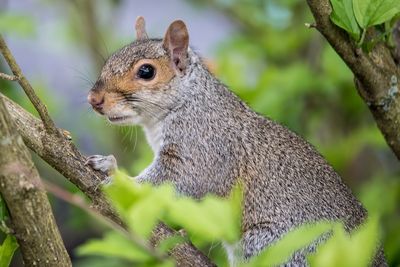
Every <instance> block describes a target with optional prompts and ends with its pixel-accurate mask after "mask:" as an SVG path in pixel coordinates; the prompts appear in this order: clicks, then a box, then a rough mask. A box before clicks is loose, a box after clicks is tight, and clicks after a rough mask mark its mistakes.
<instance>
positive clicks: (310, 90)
mask: <svg viewBox="0 0 400 267" xmlns="http://www.w3.org/2000/svg"><path fill="white" fill-rule="evenodd" d="M39 2H40V4H41V7H40V8H41V9H43V10H46V9H48V10H52V9H58V10H62V12H61V13H62V14H63V15H62V16H59V17H58V18H57V20H56V23H54V24H53V25H52V26H51V27H52V33H53V34H54V36H56V38H62V40H63V47H61V48H58V49H60V53H63V52H65V51H66V47H69V48H71V47H72V48H73V49H72V50H69V52H67V53H71V51H73V50H76V51H84V54H85V55H88V56H89V58H90V60H91V61H92V63H93V64H92V66H93V70H92V71H91V72H92V73H93V75H90V74H89V77H84V79H85V80H86V79H89V80H90V81H89V82H91V81H94V80H95V79H96V75H97V71H98V69H99V68H100V67H101V66H100V65H99V64H100V63H99V62H100V61H101V60H100V61H99V58H98V57H101V55H103V56H105V57H106V56H107V54H109V52H111V51H113V50H115V49H117V48H119V47H120V46H121V45H122V44H124V43H126V42H127V40H131V39H132V38H131V36H121V35H119V33H118V30H116V29H114V28H113V27H112V24H110V21H113V19H114V18H113V16H118V12H117V9H118V8H119V7H121V6H123V4H124V1H104V2H102V4H101V5H100V4H94V1H91V0H85V1H59V2H54V1H43V0H41V1H39ZM187 2H188V3H191V4H193V6H194V7H195V8H206V9H207V8H210V9H212V10H213V11H217V12H220V13H221V14H223V15H225V16H226V17H228V18H229V19H230V20H231V21H232V23H233V24H235V25H236V26H237V29H238V30H237V31H236V32H235V33H234V34H233V35H232V36H231V37H230V38H228V39H226V40H224V41H223V42H222V43H220V44H218V46H217V48H216V50H215V57H214V58H213V59H212V63H213V65H215V74H216V75H217V76H218V77H219V78H220V79H221V80H222V81H223V82H225V83H226V84H227V85H228V86H229V87H230V88H231V89H232V90H233V91H234V92H235V93H236V94H238V95H239V96H240V97H241V98H242V99H244V100H245V101H246V102H247V103H248V104H249V105H250V106H251V107H253V108H254V109H255V110H256V111H257V112H259V113H261V114H263V115H265V116H269V117H271V118H272V119H274V120H276V121H278V122H280V123H282V124H284V125H286V126H287V127H289V128H290V129H292V130H294V131H295V132H297V133H298V134H300V135H301V136H303V137H304V138H305V139H306V140H308V141H310V142H311V143H312V144H313V145H314V146H316V147H317V149H318V151H320V152H321V154H322V155H323V156H324V157H325V158H327V160H328V161H329V162H330V163H331V164H332V165H333V166H334V168H335V169H336V170H337V171H338V172H339V173H340V175H341V176H342V178H343V180H344V181H345V182H346V183H347V184H348V185H349V186H350V187H351V188H352V189H353V191H354V192H355V193H356V194H357V195H358V197H359V199H361V201H362V202H363V203H364V205H365V206H366V207H367V209H368V210H369V213H370V214H372V215H374V218H379V220H378V222H379V224H378V225H379V226H377V225H376V223H377V221H376V220H370V221H369V223H368V224H366V225H365V226H364V227H362V228H360V229H359V231H358V232H357V233H355V234H354V235H353V236H352V237H351V238H350V239H349V237H348V236H346V235H345V234H344V233H343V231H342V230H341V229H342V228H341V227H340V226H331V229H333V230H332V231H333V232H334V237H335V238H333V239H330V240H332V241H330V242H327V243H326V245H325V246H324V247H325V249H321V251H320V252H319V254H316V256H315V257H314V258H313V259H310V261H311V262H313V263H314V264H316V265H322V264H324V263H323V260H324V259H329V258H330V257H334V258H335V261H334V260H332V262H334V263H336V266H338V265H342V266H344V265H343V264H345V263H344V262H340V260H345V259H343V258H345V257H344V256H343V255H345V253H347V252H353V253H358V252H357V251H356V250H357V246H358V245H357V244H359V243H360V242H362V243H363V246H364V243H365V245H366V246H367V244H373V242H374V240H373V239H374V238H375V237H376V234H377V232H378V230H376V229H377V228H376V227H378V228H379V229H380V231H381V233H382V243H383V245H384V249H385V253H386V256H387V259H388V261H389V263H390V265H391V266H398V265H400V228H399V227H398V222H399V221H400V206H399V203H400V179H399V178H400V177H399V172H400V169H399V164H398V161H397V160H396V159H395V157H394V156H393V155H392V152H391V151H390V150H389V149H388V147H387V145H386V143H385V141H384V139H383V137H382V135H381V133H380V132H379V130H378V129H377V127H376V125H375V122H374V120H373V118H372V116H371V115H370V113H369V111H368V108H367V107H366V105H365V104H364V103H363V102H362V100H361V98H360V97H359V96H358V95H357V91H356V89H355V87H354V83H353V75H352V73H351V72H350V70H349V69H348V68H347V67H346V65H345V64H344V63H343V62H342V61H341V59H340V58H339V57H338V56H337V55H336V53H335V52H334V51H333V50H332V48H330V47H329V45H328V44H327V43H326V41H325V40H324V39H323V38H322V37H321V36H320V34H319V33H318V32H316V31H314V30H313V29H308V28H306V27H305V26H304V23H306V22H312V21H313V18H312V16H311V14H310V11H309V9H308V7H307V5H306V1H303V0H282V1H278V0H202V1H199V0H187ZM359 2H360V1H359ZM367 2H368V3H369V2H371V1H366V2H365V3H367ZM85 3H89V5H88V6H89V7H90V4H91V8H88V6H87V5H86V4H85ZM365 3H364V4H365ZM142 4H144V3H142ZM176 8H179V7H176ZM87 10H92V11H93V15H94V18H95V19H94V20H93V21H91V23H89V22H88V21H87V20H85V19H86V18H87V17H88V16H87V14H88V13H87ZM346 11H349V10H346ZM49 12H50V11H49ZM132 13H134V11H133V12H132ZM137 15H140V14H132V20H133V19H134V18H135V17H136V16H137ZM40 26H43V25H40ZM87 26H89V27H87ZM164 26H165V27H166V26H167V24H165V25H164ZM85 27H87V28H85ZM44 29H48V28H45V27H43V28H42V27H39V26H38V25H37V22H36V20H35V17H34V15H33V14H31V13H21V12H14V11H13V12H8V11H6V10H2V11H1V12H0V31H1V32H2V33H5V34H7V35H9V36H13V37H16V38H20V39H18V40H23V41H25V42H28V43H29V41H30V40H29V39H31V38H36V36H37V34H38V32H41V31H43V30H44ZM88 30H93V31H96V32H97V33H98V35H97V37H96V36H95V37H94V38H99V39H96V42H94V43H95V44H97V46H93V43H91V42H90V40H89V39H88V38H87V36H88ZM190 34H191V35H195V34H196V33H195V32H191V33H190ZM193 45H196V44H193ZM11 49H12V47H11ZM43 49H46V48H43ZM61 49H64V50H61ZM32 58H33V59H32V60H36V58H40V57H39V56H38V55H32ZM4 66H5V65H4V63H3V62H2V61H0V69H1V71H3V72H6V73H8V69H7V68H5V67H4ZM85 75H86V74H85ZM67 78H68V79H73V78H76V77H67ZM31 81H32V82H33V84H34V86H35V89H36V90H37V92H38V93H39V95H40V97H41V99H43V100H44V102H45V103H46V105H47V106H48V107H49V109H50V113H51V114H52V116H53V117H54V118H55V120H56V122H57V124H58V125H61V126H62V127H65V128H67V129H68V130H69V131H70V132H71V133H72V136H73V138H74V141H75V142H76V143H77V144H78V146H79V147H80V149H81V150H83V151H84V152H85V153H87V154H93V153H98V154H114V155H115V156H116V157H117V159H118V163H119V165H120V166H121V168H122V169H125V170H127V172H128V173H129V174H130V175H137V174H138V173H139V172H140V171H142V170H143V169H144V168H145V167H146V166H147V165H148V164H149V163H150V162H151V160H152V157H153V155H152V152H151V150H150V148H149V147H148V145H147V143H146V141H145V138H144V134H143V132H142V131H141V129H140V128H137V127H123V128H121V127H116V126H110V125H108V124H106V123H104V121H103V120H102V119H101V118H99V117H97V116H95V115H90V114H91V112H92V111H86V113H84V112H83V111H82V112H81V113H79V114H78V115H69V112H66V110H68V109H79V108H76V106H74V107H72V108H71V106H69V105H70V103H67V102H68V101H64V99H60V97H58V94H59V92H57V91H55V88H49V86H48V83H47V82H46V81H44V80H43V79H39V78H34V79H32V80H31ZM89 87H90V85H88V86H87V87H86V88H83V89H82V95H85V94H86V90H87V89H89ZM0 90H1V92H2V93H5V94H6V95H8V96H10V97H11V98H12V99H14V100H16V101H17V102H18V103H20V104H21V105H23V106H24V107H25V108H27V109H28V110H30V111H31V112H33V113H34V111H33V108H32V106H31V104H30V103H29V101H27V99H26V97H25V96H24V95H23V93H22V92H21V90H20V88H18V87H17V85H16V84H15V83H11V82H5V81H3V80H0ZM83 114H84V115H83ZM88 114H89V115H88ZM71 116H74V118H73V120H72V119H70V118H69V117H71ZM35 162H36V165H37V166H38V168H39V170H40V173H41V176H42V177H43V178H44V179H48V180H50V181H51V182H53V183H57V184H58V185H60V186H62V187H64V188H65V189H66V190H68V191H71V192H77V189H76V188H75V187H74V186H73V185H71V184H70V183H68V182H67V181H65V179H62V178H61V177H60V176H59V175H58V174H57V173H56V172H55V171H54V170H51V168H49V167H48V166H47V164H45V163H43V161H41V160H40V159H38V158H37V157H35ZM114 189H115V187H114ZM120 190H123V189H118V190H116V192H117V193H119V194H121V195H122V197H121V198H122V199H121V200H116V205H117V206H118V204H117V203H119V202H121V203H124V201H125V200H123V199H124V197H123V194H131V193H132V192H125V193H122V192H120ZM135 190H136V189H135ZM143 190H149V192H152V193H149V195H148V196H147V197H145V195H140V194H139V196H140V197H138V198H137V200H138V199H141V197H143V199H142V200H141V201H138V202H137V203H136V202H135V205H133V204H132V203H131V204H132V205H128V204H124V205H128V206H129V207H130V209H126V210H124V209H122V208H121V210H120V212H121V213H122V214H125V215H126V218H125V220H126V221H129V222H130V223H129V225H130V228H129V229H130V231H132V232H134V233H135V234H136V235H139V236H140V237H141V238H144V237H146V236H147V235H148V233H149V229H150V228H151V227H150V226H152V225H154V223H155V221H154V220H155V218H159V216H156V215H160V214H159V213H160V212H161V211H163V212H164V211H165V210H167V209H168V208H167V207H169V206H168V205H167V204H165V205H164V204H163V205H162V206H161V207H158V208H157V207H151V208H148V205H149V203H151V202H155V203H159V202H163V201H164V198H167V197H172V196H171V194H172V193H171V192H172V191H169V190H170V189H167V188H160V189H158V190H160V191H157V190H156V191H154V192H153V191H152V190H153V189H149V188H148V189H146V187H145V188H144V189H143ZM163 190H165V191H163ZM139 191H140V190H139ZM139 191H138V192H139ZM155 192H161V193H160V196H158V195H157V196H156V195H155V194H153V193H155ZM117 193H116V194H117ZM136 193H137V192H136ZM110 194H111V195H112V193H111V191H110ZM117 195H118V194H117ZM115 197H116V196H115ZM51 200H52V204H53V208H54V212H55V215H56V219H57V221H58V224H59V226H60V229H61V232H62V235H63V237H64V242H65V244H66V246H67V248H68V249H69V251H71V255H72V257H73V262H74V266H79V267H88V266H91V267H92V266H94V267H101V266H132V260H133V259H132V258H130V257H133V256H127V255H126V254H124V248H121V246H124V247H125V248H132V247H134V248H132V251H137V255H141V257H143V259H150V258H149V257H148V255H146V254H145V253H142V254H140V253H141V252H140V250H139V249H137V247H135V244H134V243H132V242H131V240H130V239H129V238H127V236H126V235H125V233H120V232H118V233H116V232H113V231H109V230H105V227H104V226H103V225H101V224H100V223H99V222H97V221H96V220H94V219H92V218H91V217H89V216H87V215H86V214H85V213H84V212H83V211H81V210H79V209H78V208H76V207H72V206H71V205H69V204H67V203H65V202H62V201H60V200H58V199H57V198H52V199H51ZM130 201H131V200H130ZM132 201H133V200H132ZM216 201H217V202H218V200H216V199H213V198H211V199H210V200H208V204H207V202H205V204H204V203H203V204H199V203H195V202H191V201H189V200H187V201H184V203H182V204H181V206H179V207H180V208H182V209H183V210H186V209H187V207H186V206H188V207H190V208H193V207H194V206H196V208H194V209H196V212H195V214H192V215H193V216H200V215H199V214H202V213H203V212H212V209H210V210H209V208H208V206H209V205H210V203H211V204H213V205H214V204H215V202H216ZM224 203H225V204H224ZM136 204H138V205H137V207H136ZM197 204H199V206H197ZM177 205H178V204H177ZM179 205H180V204H179ZM185 205H186V206H185ZM216 205H217V209H218V211H219V210H220V209H221V208H224V209H225V208H226V206H227V205H228V204H227V203H226V202H222V204H221V203H220V204H216ZM218 205H220V206H218ZM184 207H186V208H184ZM143 210H145V211H147V210H148V211H149V213H148V214H147V213H146V215H145V213H144V211H143ZM181 212H182V210H179V209H177V214H176V216H175V217H173V218H175V220H172V219H171V218H172V217H171V218H170V217H168V216H166V215H165V214H161V217H162V219H165V220H167V219H168V218H170V220H169V223H171V225H172V226H174V227H179V226H180V227H182V226H184V227H185V228H186V227H188V228H189V229H191V230H188V231H189V232H188V235H189V236H190V238H192V239H193V242H194V243H195V244H196V245H197V246H198V247H200V248H201V249H202V250H203V251H204V252H205V253H206V254H207V255H209V256H210V257H211V258H212V259H213V260H214V261H215V262H217V263H218V264H219V266H225V265H226V256H225V252H224V250H223V248H222V246H221V244H220V242H219V241H221V240H230V241H232V240H233V239H235V238H237V236H236V234H232V233H234V232H229V233H230V234H229V233H225V234H224V237H223V238H222V237H221V235H222V234H221V233H223V231H225V230H228V229H230V227H231V228H232V229H234V228H235V227H236V226H235V225H231V226H228V227H227V228H226V229H223V230H220V229H219V228H218V229H217V228H214V227H216V226H214V225H210V226H209V227H208V226H207V229H202V228H201V225H200V226H199V225H193V226H192V225H191V223H190V222H185V221H184V219H185V217H184V216H179V215H182V213H181ZM226 212H232V211H229V208H228V209H227V210H226V211H224V214H225V213H226ZM128 214H130V215H129V216H128ZM137 214H140V215H137ZM218 215H219V214H213V213H211V214H210V216H211V217H212V216H218ZM231 216H237V215H233V214H231ZM215 218H218V217H215ZM181 220H182V221H181ZM143 222H146V224H143ZM207 223H210V222H207ZM226 223H229V222H227V221H226ZM197 227H200V228H201V229H200V228H199V229H198V228H197ZM208 228H209V229H208ZM317 228H318V227H317ZM304 229H306V230H304ZM304 229H303V230H302V229H300V230H298V231H299V232H297V234H296V232H294V236H291V235H289V236H288V237H287V238H288V240H292V239H291V238H294V239H300V240H301V239H303V238H304V240H305V239H306V237H308V238H311V239H312V236H313V233H314V234H315V235H314V236H318V233H319V232H318V231H319V230H318V229H317V230H315V232H313V230H310V231H311V232H308V231H309V229H310V228H304ZM311 229H312V228H311ZM104 231H107V232H106V234H105V235H103V233H104ZM195 231H206V233H205V234H202V235H195V234H194V233H193V232H195ZM208 231H209V232H208ZM221 231H222V232H221ZM303 231H304V232H303ZM303 234H304V235H303ZM296 235H297V236H296ZM100 236H103V239H102V240H103V241H104V240H106V241H109V243H110V247H109V249H108V248H104V242H103V241H99V240H96V239H94V241H90V242H88V243H86V245H85V246H86V251H85V249H84V248H85V247H81V248H80V249H79V250H78V251H79V253H80V254H81V255H83V254H89V253H92V254H93V253H94V251H95V250H101V249H103V250H107V251H109V254H107V252H104V251H102V252H99V253H97V254H96V255H95V256H85V257H82V256H77V255H76V254H75V253H74V252H72V251H73V250H74V248H76V247H77V246H78V245H79V244H81V243H83V242H86V241H87V240H88V239H90V238H95V237H100ZM299 236H301V237H299ZM310 236H311V237H310ZM357 236H359V237H357ZM4 238H5V235H4ZM2 240H3V239H2ZM121 240H123V241H121ZM284 240H285V239H283V240H282V242H283V244H284V242H285V241H284ZM120 242H121V243H120ZM172 243H174V242H172ZM289 243H292V242H289ZM113 245H114V246H113ZM125 245H126V246H125ZM165 246H167V247H168V244H166V245H165ZM279 246H283V245H279V243H277V244H276V246H273V247H271V248H270V249H272V251H274V249H277V248H276V247H278V248H279ZM340 246H343V247H344V248H347V250H345V251H344V250H340ZM284 247H286V249H289V248H288V247H287V246H284ZM293 249H294V248H291V249H289V250H293ZM278 250H279V252H280V253H282V254H281V255H283V256H281V257H280V258H279V257H278V256H277V258H270V257H269V256H268V257H267V258H268V260H271V261H274V260H279V261H281V259H282V258H284V257H286V255H288V253H289V254H290V253H291V252H292V251H288V250H286V251H285V249H278ZM267 251H269V250H267ZM267 251H266V252H265V253H270V252H267ZM125 252H126V251H125ZM110 253H111V254H112V253H117V254H118V253H120V254H122V255H117V256H118V257H106V256H105V255H110ZM99 254H101V256H100V255H99ZM273 254H274V255H277V254H276V253H275V252H274V253H273ZM132 255H133V254H132ZM337 255H341V257H339V258H338V257H337ZM346 255H347V254H346ZM368 255H369V252H367V251H365V253H364V254H362V256H360V260H364V259H366V258H368ZM114 256H116V255H114ZM134 260H135V261H136V258H135V259H134ZM336 260H339V262H337V261H336ZM144 262H145V261H144ZM167 264H170V263H169V262H167ZM349 264H350V262H349ZM352 264H360V266H361V265H362V262H361V263H360V262H358V263H352ZM14 265H15V266H18V263H15V264H14ZM14 265H13V266H14ZM327 266H329V265H327ZM354 266H356V265H354Z"/></svg>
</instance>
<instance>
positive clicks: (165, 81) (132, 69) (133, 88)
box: [88, 17, 190, 124]
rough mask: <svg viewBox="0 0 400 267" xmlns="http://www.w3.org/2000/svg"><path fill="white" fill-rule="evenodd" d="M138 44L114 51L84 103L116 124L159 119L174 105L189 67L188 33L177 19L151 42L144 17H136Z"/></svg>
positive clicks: (136, 42) (141, 122) (139, 122)
mask: <svg viewBox="0 0 400 267" xmlns="http://www.w3.org/2000/svg"><path fill="white" fill-rule="evenodd" d="M135 28H136V40H135V41H134V42H132V43H131V44H129V45H127V46H125V47H123V48H122V49H120V50H119V51H117V52H115V53H114V54H113V55H112V56H111V57H110V58H109V59H108V60H107V62H106V63H105V65H104V67H103V69H102V71H101V74H100V77H99V78H98V80H97V82H96V83H95V85H94V86H93V88H92V89H91V90H90V92H89V95H88V102H89V103H90V104H91V105H92V107H93V109H94V110H96V111H97V112H98V113H100V114H102V115H104V116H106V117H107V119H108V120H109V121H110V122H112V123H116V124H143V123H146V121H151V120H160V119H161V118H162V117H163V116H164V115H165V114H166V113H167V112H168V111H169V110H171V109H173V108H174V105H176V103H177V102H178V99H177V98H176V87H177V85H179V83H182V79H183V78H184V76H185V75H186V73H187V72H188V68H189V65H190V56H189V52H190V49H189V34H188V31H187V28H186V25H185V23H184V22H183V21H181V20H176V21H174V22H172V23H171V25H169V27H168V29H167V31H166V33H165V36H164V38H163V39H150V38H148V36H147V33H146V30H145V21H144V18H143V17H138V18H137V19H136V24H135Z"/></svg>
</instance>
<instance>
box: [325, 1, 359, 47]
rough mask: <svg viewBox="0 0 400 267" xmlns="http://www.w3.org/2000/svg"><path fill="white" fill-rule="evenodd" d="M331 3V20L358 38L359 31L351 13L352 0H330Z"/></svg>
mask: <svg viewBox="0 0 400 267" xmlns="http://www.w3.org/2000/svg"><path fill="white" fill-rule="evenodd" d="M331 4H332V8H333V11H332V13H331V16H330V18H331V20H332V22H333V23H335V24H336V25H337V26H339V27H340V28H342V29H344V30H346V31H347V32H348V33H349V34H350V35H351V37H353V38H354V39H355V40H358V39H359V38H360V34H361V31H360V27H359V26H358V24H357V21H356V18H355V16H354V13H353V3H352V0H331Z"/></svg>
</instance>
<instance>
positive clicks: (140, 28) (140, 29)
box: [135, 16, 149, 40]
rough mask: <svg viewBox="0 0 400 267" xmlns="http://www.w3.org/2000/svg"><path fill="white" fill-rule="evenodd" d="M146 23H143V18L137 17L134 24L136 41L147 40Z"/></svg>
mask: <svg viewBox="0 0 400 267" xmlns="http://www.w3.org/2000/svg"><path fill="white" fill-rule="evenodd" d="M145 27H146V22H145V21H144V18H143V17H142V16H139V17H137V19H136V23H135V29H136V39H137V40H143V39H147V38H149V37H148V36H147V32H146V28H145Z"/></svg>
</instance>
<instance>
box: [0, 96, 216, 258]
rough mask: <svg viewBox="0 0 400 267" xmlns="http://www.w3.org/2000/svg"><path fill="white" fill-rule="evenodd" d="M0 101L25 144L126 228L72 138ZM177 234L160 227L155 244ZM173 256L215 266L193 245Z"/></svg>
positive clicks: (100, 178) (99, 175)
mask: <svg viewBox="0 0 400 267" xmlns="http://www.w3.org/2000/svg"><path fill="white" fill-rule="evenodd" d="M0 99H3V100H4V102H5V104H6V107H7V109H8V111H9V113H10V114H11V117H12V119H13V120H14V121H15V122H16V126H17V130H18V132H19V134H20V135H21V136H22V139H23V140H24V142H25V144H26V145H27V146H28V147H29V148H30V149H32V150H33V151H34V152H35V153H36V154H38V155H39V156H40V157H41V158H42V159H44V160H45V161H46V162H47V163H48V164H49V165H50V166H52V167H53V168H55V169H56V170H57V171H59V172H60V173H61V174H62V175H63V176H64V177H66V178H67V179H68V180H69V181H71V182H72V183H73V184H75V185H76V186H77V187H78V188H79V189H80V190H81V191H82V192H83V193H85V195H86V196H88V197H89V199H91V201H92V203H93V204H92V207H93V208H94V209H96V210H97V211H98V212H99V213H101V214H102V215H103V216H105V217H106V218H108V219H110V220H112V221H113V222H115V223H117V224H119V225H123V222H122V221H121V219H120V218H119V217H118V215H117V214H116V213H115V211H114V209H113V207H112V206H111V205H110V203H109V202H108V201H107V199H106V197H105V195H104V194H103V193H102V191H101V190H100V188H99V185H100V183H101V181H103V180H104V179H106V177H105V176H104V174H102V173H100V172H96V171H94V170H93V169H91V168H89V167H88V166H86V165H85V157H84V156H83V155H82V154H81V153H80V152H79V151H78V150H77V148H76V147H75V146H74V144H73V143H72V142H71V140H70V138H69V137H68V135H65V134H64V135H63V137H60V135H53V134H51V133H49V132H47V131H45V130H44V126H43V123H42V122H41V121H40V120H39V119H37V118H35V117H33V116H32V115H31V114H30V113H28V112H27V111H26V110H24V109H23V108H21V107H20V106H19V105H17V104H16V103H14V102H13V101H11V100H10V99H8V98H7V97H5V96H4V95H2V94H0ZM59 131H60V132H62V131H61V130H59ZM175 234H176V231H174V230H172V229H171V228H169V227H168V226H166V225H165V224H159V225H158V226H157V228H156V230H155V231H154V235H153V237H152V244H158V243H159V242H160V241H161V240H163V239H164V238H165V237H168V236H171V235H175ZM171 255H172V256H173V257H174V259H175V261H176V263H177V265H178V266H215V265H214V264H213V263H212V262H211V261H210V260H209V259H208V258H207V257H206V256H205V255H204V254H203V253H202V252H201V251H199V250H198V249H196V248H195V247H194V246H193V245H192V244H190V243H184V244H181V245H178V246H177V247H175V248H174V249H173V250H172V251H171Z"/></svg>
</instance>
